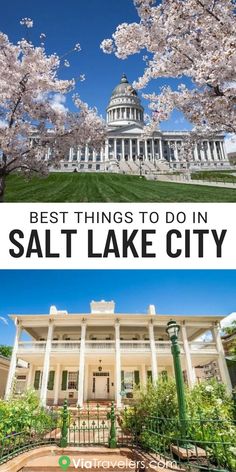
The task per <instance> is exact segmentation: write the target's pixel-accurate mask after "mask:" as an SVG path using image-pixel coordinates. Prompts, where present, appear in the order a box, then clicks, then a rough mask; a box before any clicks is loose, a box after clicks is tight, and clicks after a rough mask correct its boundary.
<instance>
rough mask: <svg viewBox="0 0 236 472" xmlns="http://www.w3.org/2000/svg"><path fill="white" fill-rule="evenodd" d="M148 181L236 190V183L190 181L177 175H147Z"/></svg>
mask: <svg viewBox="0 0 236 472" xmlns="http://www.w3.org/2000/svg"><path fill="white" fill-rule="evenodd" d="M146 178H147V180H156V181H157V182H158V181H161V182H173V183H176V184H187V185H204V186H206V187H221V188H234V189H236V183H230V182H227V183H224V182H209V181H207V180H189V179H185V178H183V177H178V176H177V175H161V174H160V175H153V176H152V175H149V176H147V175H146Z"/></svg>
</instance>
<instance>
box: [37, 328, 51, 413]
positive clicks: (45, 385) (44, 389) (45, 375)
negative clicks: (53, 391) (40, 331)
mask: <svg viewBox="0 0 236 472" xmlns="http://www.w3.org/2000/svg"><path fill="white" fill-rule="evenodd" d="M52 334H53V322H52V321H51V320H49V326H48V336H47V342H46V347H45V354H44V362H43V375H42V385H41V390H40V403H41V405H42V406H46V403H47V389H48V376H49V369H50V354H51V345H52Z"/></svg>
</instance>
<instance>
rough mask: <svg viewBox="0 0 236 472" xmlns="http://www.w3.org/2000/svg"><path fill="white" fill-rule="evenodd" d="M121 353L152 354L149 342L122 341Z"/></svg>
mask: <svg viewBox="0 0 236 472" xmlns="http://www.w3.org/2000/svg"><path fill="white" fill-rule="evenodd" d="M120 350H121V352H124V351H125V352H137V351H141V352H150V342H149V341H120Z"/></svg>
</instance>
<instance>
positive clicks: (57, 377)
mask: <svg viewBox="0 0 236 472" xmlns="http://www.w3.org/2000/svg"><path fill="white" fill-rule="evenodd" d="M60 376H61V365H60V364H57V365H56V372H55V382H54V400H53V403H54V405H57V404H58V398H59V390H60Z"/></svg>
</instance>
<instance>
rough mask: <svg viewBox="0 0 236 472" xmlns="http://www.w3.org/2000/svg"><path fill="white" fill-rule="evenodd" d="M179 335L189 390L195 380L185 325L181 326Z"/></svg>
mask: <svg viewBox="0 0 236 472" xmlns="http://www.w3.org/2000/svg"><path fill="white" fill-rule="evenodd" d="M181 333H182V339H183V346H184V353H185V360H186V370H187V379H188V386H189V387H190V388H192V387H193V385H194V383H195V381H196V379H195V376H194V371H193V366H192V360H191V353H190V348H189V343H188V337H187V330H186V326H185V324H183V325H182V326H181Z"/></svg>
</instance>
